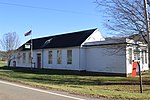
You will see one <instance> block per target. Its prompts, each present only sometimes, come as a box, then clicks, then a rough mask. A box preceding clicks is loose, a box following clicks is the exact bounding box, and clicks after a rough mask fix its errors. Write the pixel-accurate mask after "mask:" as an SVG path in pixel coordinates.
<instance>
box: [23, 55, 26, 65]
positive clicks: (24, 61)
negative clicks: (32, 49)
mask: <svg viewBox="0 0 150 100" xmlns="http://www.w3.org/2000/svg"><path fill="white" fill-rule="evenodd" d="M23 63H26V53H23Z"/></svg>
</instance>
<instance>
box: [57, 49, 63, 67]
mask: <svg viewBox="0 0 150 100" xmlns="http://www.w3.org/2000/svg"><path fill="white" fill-rule="evenodd" d="M61 63H62V51H61V50H57V64H61Z"/></svg>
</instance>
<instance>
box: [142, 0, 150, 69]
mask: <svg viewBox="0 0 150 100" xmlns="http://www.w3.org/2000/svg"><path fill="white" fill-rule="evenodd" d="M143 3H144V12H145V14H144V15H145V21H146V34H147V48H148V65H150V62H149V59H150V56H149V55H150V43H149V33H150V31H149V16H148V6H147V4H150V3H149V2H147V0H143ZM149 68H150V66H149Z"/></svg>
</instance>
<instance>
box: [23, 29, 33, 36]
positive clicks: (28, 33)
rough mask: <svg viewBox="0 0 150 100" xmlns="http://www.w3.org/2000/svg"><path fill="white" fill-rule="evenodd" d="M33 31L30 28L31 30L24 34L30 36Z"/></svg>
mask: <svg viewBox="0 0 150 100" xmlns="http://www.w3.org/2000/svg"><path fill="white" fill-rule="evenodd" d="M31 33H32V30H30V31H29V32H26V33H24V36H28V35H30V34H31Z"/></svg>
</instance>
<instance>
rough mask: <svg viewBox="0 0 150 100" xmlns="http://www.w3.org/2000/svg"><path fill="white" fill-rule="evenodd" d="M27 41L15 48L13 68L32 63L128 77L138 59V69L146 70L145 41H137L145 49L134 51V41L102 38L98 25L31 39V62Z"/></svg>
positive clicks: (61, 68) (40, 65) (42, 66)
mask: <svg viewBox="0 0 150 100" xmlns="http://www.w3.org/2000/svg"><path fill="white" fill-rule="evenodd" d="M30 43H31V40H29V41H27V42H26V43H24V44H23V45H22V46H21V47H20V48H19V49H18V52H17V53H16V54H15V59H14V61H12V62H11V65H12V66H13V65H14V62H15V66H16V67H31V65H32V67H34V68H46V69H60V70H76V71H88V72H99V73H105V74H116V75H124V76H127V75H128V74H131V73H132V62H133V60H140V65H141V70H142V71H144V70H149V68H148V56H147V55H148V54H147V52H146V45H145V44H142V43H140V45H141V46H142V47H145V48H138V50H139V51H140V52H135V46H134V45H133V44H134V43H135V42H134V41H133V40H129V39H125V38H124V39H121V41H116V40H105V38H103V36H102V35H101V33H100V31H99V30H98V29H97V28H96V29H89V30H83V31H78V32H72V33H66V34H61V35H55V36H49V37H42V38H36V39H33V40H32V44H33V46H32V49H33V60H32V64H31V50H30V46H29V44H30ZM135 55H136V56H135Z"/></svg>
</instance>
